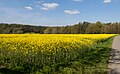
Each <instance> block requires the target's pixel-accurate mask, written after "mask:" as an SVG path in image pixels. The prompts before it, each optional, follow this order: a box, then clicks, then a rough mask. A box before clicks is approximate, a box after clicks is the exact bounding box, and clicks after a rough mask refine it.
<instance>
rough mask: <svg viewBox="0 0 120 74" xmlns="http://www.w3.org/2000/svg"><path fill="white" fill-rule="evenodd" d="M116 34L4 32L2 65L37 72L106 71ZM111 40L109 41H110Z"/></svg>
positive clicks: (0, 39) (0, 46)
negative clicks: (111, 45)
mask: <svg viewBox="0 0 120 74" xmlns="http://www.w3.org/2000/svg"><path fill="white" fill-rule="evenodd" d="M114 36H115V34H0V68H4V69H9V70H12V71H14V72H22V73H31V74H32V73H34V74H42V73H43V74H94V73H95V74H97V73H102V72H103V73H104V72H106V68H107V63H108V57H109V51H110V48H109V47H105V46H108V45H109V46H110V44H111V43H110V42H112V39H113V37H114ZM106 42H108V43H106Z"/></svg>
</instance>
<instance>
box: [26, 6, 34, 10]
mask: <svg viewBox="0 0 120 74" xmlns="http://www.w3.org/2000/svg"><path fill="white" fill-rule="evenodd" d="M25 9H28V10H33V8H32V7H31V6H26V7H25Z"/></svg>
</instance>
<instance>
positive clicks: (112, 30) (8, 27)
mask: <svg viewBox="0 0 120 74" xmlns="http://www.w3.org/2000/svg"><path fill="white" fill-rule="evenodd" d="M24 33H39V34H120V23H119V22H116V23H101V22H100V21H98V22H96V23H90V22H82V23H78V24H75V25H72V26H61V27H49V26H31V25H23V24H6V23H0V34H24Z"/></svg>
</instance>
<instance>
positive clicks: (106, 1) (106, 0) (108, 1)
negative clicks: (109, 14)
mask: <svg viewBox="0 0 120 74" xmlns="http://www.w3.org/2000/svg"><path fill="white" fill-rule="evenodd" d="M110 2H112V0H104V3H110Z"/></svg>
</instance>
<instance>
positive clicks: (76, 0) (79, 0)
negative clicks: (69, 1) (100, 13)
mask: <svg viewBox="0 0 120 74" xmlns="http://www.w3.org/2000/svg"><path fill="white" fill-rule="evenodd" d="M73 1H75V2H81V1H83V0H73Z"/></svg>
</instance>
